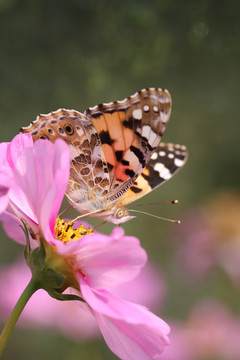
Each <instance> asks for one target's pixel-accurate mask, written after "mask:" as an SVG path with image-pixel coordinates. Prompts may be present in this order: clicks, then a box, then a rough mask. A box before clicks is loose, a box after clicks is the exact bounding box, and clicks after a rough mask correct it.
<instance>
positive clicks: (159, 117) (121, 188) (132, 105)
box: [85, 88, 171, 203]
mask: <svg viewBox="0 0 240 360" xmlns="http://www.w3.org/2000/svg"><path fill="white" fill-rule="evenodd" d="M170 113H171V97H170V95H169V93H168V91H167V90H162V89H155V88H150V89H143V90H141V91H139V92H138V93H136V94H134V95H132V96H130V97H129V98H126V99H124V100H122V101H116V102H113V103H109V104H101V105H97V106H95V107H94V108H89V109H87V110H86V112H85V114H86V116H87V117H89V118H90V119H91V121H92V123H93V125H94V127H95V128H96V130H97V132H98V135H99V138H100V141H101V144H102V149H103V153H104V157H105V159H106V162H107V167H108V172H109V180H110V190H109V195H108V199H109V201H110V203H111V202H115V201H116V200H117V199H118V198H120V197H121V196H122V195H123V194H124V193H125V192H126V191H127V190H128V189H129V188H130V186H131V185H132V184H133V182H134V181H135V179H136V178H137V177H138V176H139V174H140V173H141V172H142V170H143V169H144V168H145V166H146V165H147V163H148V161H149V160H150V158H151V155H152V153H153V152H154V150H155V149H156V147H157V146H158V144H159V141H160V140H161V137H162V135H163V133H164V131H165V128H166V125H167V123H168V120H169V117H170Z"/></svg>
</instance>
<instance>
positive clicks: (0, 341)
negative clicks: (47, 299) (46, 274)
mask: <svg viewBox="0 0 240 360" xmlns="http://www.w3.org/2000/svg"><path fill="white" fill-rule="evenodd" d="M38 289H39V287H38V285H37V283H36V281H35V280H34V279H31V280H30V282H29V284H28V285H27V287H26V289H25V290H24V291H23V293H22V295H21V296H20V298H19V300H18V302H17V303H16V305H15V307H14V309H13V311H12V313H11V315H10V317H9V319H8V321H7V323H6V325H5V326H4V328H3V331H2V333H1V335H0V356H1V355H2V353H3V351H4V349H5V347H6V345H7V342H8V340H9V337H10V335H11V333H12V331H13V328H14V326H15V324H16V322H17V320H18V318H19V316H20V315H21V313H22V311H23V309H24V307H25V305H26V304H27V302H28V300H29V299H30V297H31V296H32V295H33V294H34V293H35V291H37V290H38Z"/></svg>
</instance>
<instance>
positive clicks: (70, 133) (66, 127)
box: [64, 125, 74, 135]
mask: <svg viewBox="0 0 240 360" xmlns="http://www.w3.org/2000/svg"><path fill="white" fill-rule="evenodd" d="M64 130H65V131H66V133H67V134H68V135H72V134H73V133H74V130H73V127H72V126H71V125H65V126H64Z"/></svg>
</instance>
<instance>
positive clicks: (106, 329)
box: [81, 278, 170, 360]
mask: <svg viewBox="0 0 240 360" xmlns="http://www.w3.org/2000/svg"><path fill="white" fill-rule="evenodd" d="M81 291H82V294H83V297H84V299H85V300H86V301H87V303H88V304H89V306H90V307H91V308H92V309H93V311H94V314H95V317H96V320H97V322H98V326H99V328H100V330H101V332H102V334H103V336H104V338H105V341H106V343H107V345H108V346H109V348H110V349H111V350H112V351H113V352H114V353H115V354H116V355H117V356H119V357H120V358H121V359H123V360H135V359H138V360H148V359H158V358H159V356H160V354H161V352H162V351H163V349H164V346H165V345H168V344H169V339H168V336H167V335H168V333H169V331H170V328H169V326H168V325H167V324H166V323H165V322H164V321H163V320H161V319H160V318H158V317H157V316H155V315H153V314H152V313H150V312H149V311H148V310H146V309H145V308H144V307H142V306H140V305H136V304H133V303H130V302H127V301H125V300H122V299H120V298H117V297H116V296H114V295H112V294H111V293H109V292H107V291H105V290H96V289H92V288H90V287H89V286H88V284H87V282H86V281H85V280H84V279H83V278H82V280H81Z"/></svg>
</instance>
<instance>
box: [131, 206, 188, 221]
mask: <svg viewBox="0 0 240 360" xmlns="http://www.w3.org/2000/svg"><path fill="white" fill-rule="evenodd" d="M128 210H129V211H133V212H137V213H140V214H144V215H148V216H151V217H154V218H156V219H160V220H165V221H169V222H171V223H175V224H181V221H180V220H173V219H168V218H164V217H161V216H157V215H153V214H149V213H147V212H145V211H140V210H132V209H128Z"/></svg>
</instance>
